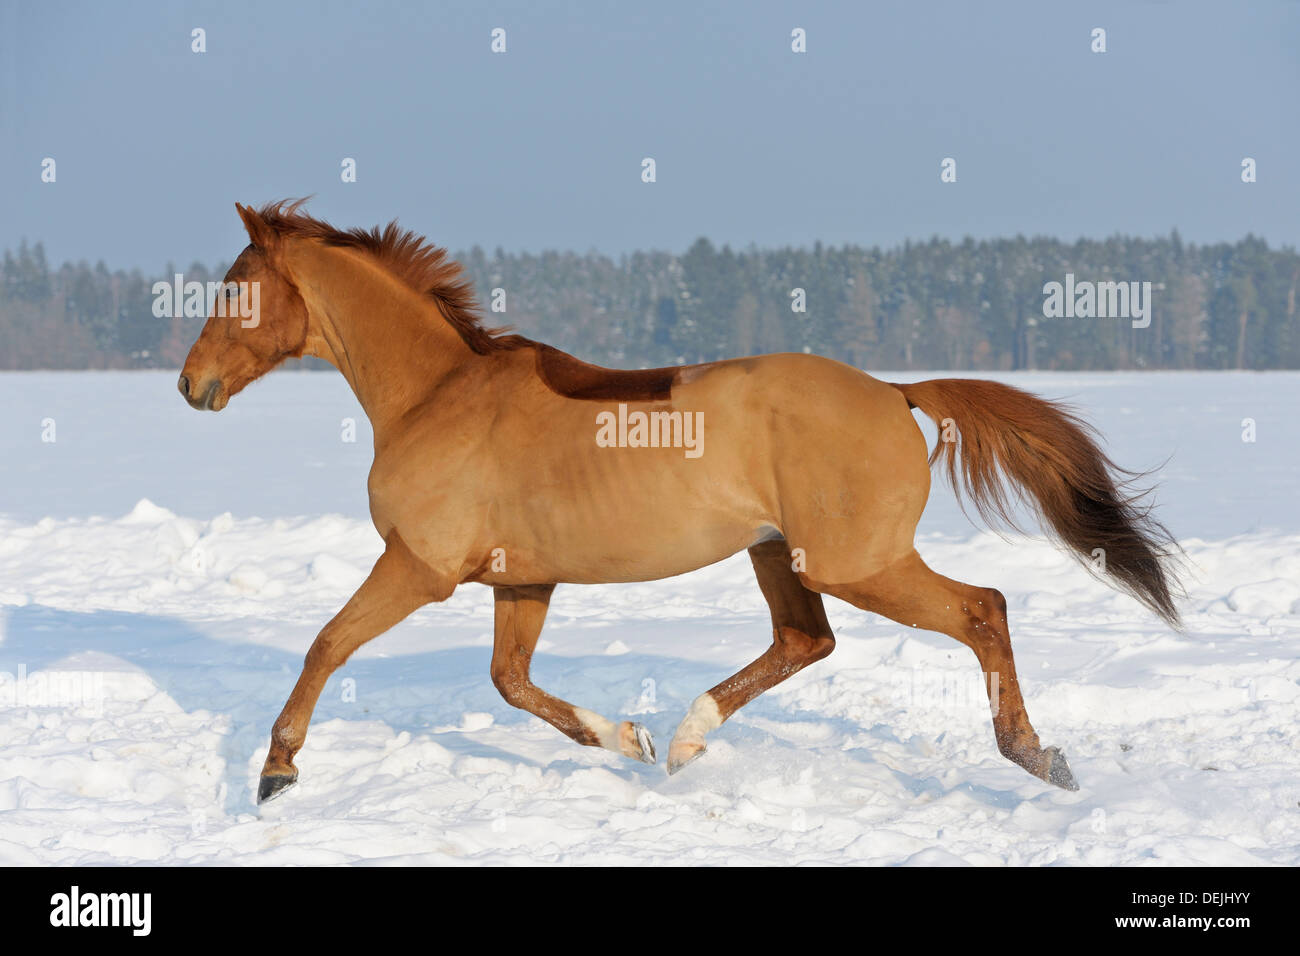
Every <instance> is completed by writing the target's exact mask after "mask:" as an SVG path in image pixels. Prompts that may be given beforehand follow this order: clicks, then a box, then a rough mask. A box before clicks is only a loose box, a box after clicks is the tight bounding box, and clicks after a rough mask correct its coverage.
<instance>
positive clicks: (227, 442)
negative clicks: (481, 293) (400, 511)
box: [0, 373, 1300, 866]
mask: <svg viewBox="0 0 1300 956" xmlns="http://www.w3.org/2000/svg"><path fill="white" fill-rule="evenodd" d="M884 377H887V376H884ZM903 377H904V376H901V375H899V376H894V378H896V379H901V378H903ZM907 377H908V378H911V379H917V378H923V377H934V376H933V375H925V376H922V375H915V374H913V375H910V376H907ZM1004 378H1005V379H1006V380H1009V381H1011V382H1012V383H1013V384H1019V385H1022V386H1024V387H1028V388H1031V389H1033V390H1035V391H1037V392H1039V393H1040V394H1044V395H1048V396H1053V397H1061V396H1068V397H1071V398H1072V399H1073V400H1074V401H1075V402H1076V403H1077V404H1078V405H1079V406H1080V407H1081V408H1082V409H1083V410H1084V412H1085V414H1086V415H1087V416H1088V417H1089V418H1090V419H1091V420H1092V421H1094V422H1095V423H1096V424H1097V425H1098V427H1099V428H1100V429H1101V431H1102V433H1103V434H1104V435H1105V437H1106V439H1107V440H1108V444H1109V447H1110V450H1111V451H1112V452H1113V454H1114V456H1115V457H1116V459H1117V460H1119V461H1120V462H1121V463H1123V464H1126V465H1129V466H1131V467H1141V468H1149V467H1152V466H1158V465H1160V464H1161V463H1162V462H1163V461H1164V460H1165V459H1169V462H1168V464H1167V465H1165V466H1164V468H1163V469H1162V470H1161V471H1160V472H1159V474H1158V481H1159V486H1160V492H1159V500H1160V502H1161V505H1162V512H1161V513H1162V514H1163V515H1164V517H1165V518H1166V519H1167V520H1168V523H1169V524H1170V526H1171V528H1172V530H1173V531H1174V532H1175V533H1176V534H1177V535H1178V536H1179V537H1180V539H1181V540H1182V542H1183V544H1184V547H1185V548H1186V549H1187V557H1188V564H1189V567H1190V569H1191V577H1190V579H1189V582H1188V583H1189V596H1188V599H1187V601H1186V602H1185V604H1184V606H1183V607H1184V611H1185V615H1186V621H1187V629H1186V631H1185V632H1184V633H1181V634H1176V633H1173V632H1171V631H1169V630H1168V629H1167V628H1165V627H1163V626H1162V625H1161V624H1160V623H1159V622H1158V621H1156V620H1155V619H1154V618H1152V617H1151V616H1150V615H1148V614H1147V613H1146V612H1144V611H1143V610H1141V609H1140V608H1139V607H1138V606H1136V605H1135V604H1134V602H1133V601H1131V600H1130V599H1128V598H1125V597H1123V596H1121V595H1119V594H1116V593H1115V592H1113V591H1111V590H1109V589H1107V588H1106V587H1105V586H1103V585H1102V584H1100V583H1098V582H1096V581H1094V580H1093V579H1092V578H1090V577H1089V576H1088V575H1087V574H1086V573H1085V572H1084V571H1082V570H1081V569H1080V568H1079V567H1078V566H1077V565H1075V564H1074V563H1073V562H1071V561H1070V560H1069V559H1067V558H1066V557H1064V556H1063V555H1061V554H1060V553H1058V552H1057V551H1055V550H1054V549H1053V548H1052V547H1051V546H1050V545H1048V544H1047V543H1046V542H1044V541H1043V540H1041V539H1040V538H1032V537H1030V538H1026V537H1021V536H1017V535H1008V536H1005V537H1003V536H998V535H997V534H994V533H991V532H989V531H986V530H982V529H978V528H975V527H973V526H972V525H970V524H969V522H967V521H966V520H965V519H964V518H963V517H961V514H960V511H959V510H958V509H957V507H956V505H955V503H954V502H953V500H952V498H951V496H950V495H948V494H947V492H946V491H945V490H944V489H943V488H942V486H941V484H940V483H939V482H936V485H935V494H934V500H933V502H932V506H931V509H930V510H929V511H928V512H927V516H926V519H925V521H924V522H923V524H922V528H921V535H920V539H919V542H918V547H919V549H920V550H921V552H922V554H923V555H924V556H925V558H926V560H927V562H928V563H930V564H931V565H932V566H933V567H935V568H936V569H938V570H940V571H942V572H943V573H945V574H947V575H949V576H952V577H956V578H958V579H961V580H967V581H971V582H973V583H978V584H988V585H993V586H996V587H998V588H999V589H1001V590H1002V591H1003V592H1004V593H1005V594H1006V596H1007V599H1008V603H1009V606H1010V616H1011V625H1012V635H1013V641H1014V646H1015V649H1016V653H1017V662H1018V666H1019V670H1020V674H1021V678H1022V681H1023V684H1024V686H1025V689H1026V693H1027V706H1028V709H1029V713H1030V716H1031V718H1032V719H1033V720H1034V723H1035V725H1036V727H1037V729H1038V731H1039V733H1040V735H1041V736H1042V738H1043V741H1044V743H1045V744H1055V745H1057V746H1060V747H1061V748H1062V749H1063V750H1064V751H1065V753H1066V754H1067V756H1068V757H1069V760H1070V763H1071V766H1072V768H1073V770H1074V772H1075V775H1076V777H1077V778H1078V780H1079V783H1080V785H1081V790H1080V791H1079V792H1077V793H1067V792H1065V791H1062V790H1058V789H1056V788H1053V787H1050V786H1048V785H1046V784H1044V783H1042V782H1040V781H1038V780H1035V779H1034V778H1032V777H1030V776H1029V775H1028V774H1026V773H1024V772H1023V771H1022V770H1020V769H1019V768H1017V767H1015V766H1013V765H1012V764H1010V763H1008V762H1007V761H1005V760H1004V759H1003V758H1002V757H1001V756H999V755H998V753H997V750H996V747H995V746H994V742H993V736H992V730H991V727H990V725H989V721H988V710H987V703H986V701H985V699H984V696H983V691H982V688H981V686H980V681H979V673H978V668H977V667H976V664H975V661H974V658H973V655H971V654H970V653H969V652H968V651H966V650H965V649H964V648H962V647H961V646H959V645H958V644H956V643H955V642H953V641H951V640H949V639H948V638H945V637H942V636H940V635H934V634H928V633H922V632H917V631H914V630H912V629H909V628H903V627H900V626H899V625H896V624H893V623H891V622H889V621H886V620H883V619H881V618H875V617H871V616H868V615H866V614H863V613H861V612H859V611H857V610H855V609H853V608H851V607H849V606H848V605H845V604H842V603H839V602H837V601H833V600H828V601H827V608H828V612H829V614H830V618H831V623H832V625H833V626H834V627H835V630H836V633H837V636H838V638H839V644H838V647H837V649H836V651H835V653H834V654H833V655H832V656H831V657H830V658H828V659H827V660H825V661H823V662H821V663H819V664H817V665H814V666H813V667H812V668H810V669H809V670H807V671H805V672H803V673H801V674H799V675H797V676H795V677H794V678H792V679H790V680H789V681H787V682H786V683H785V684H782V685H781V686H780V687H779V688H777V689H776V690H774V691H772V692H769V693H768V694H766V695H764V696H763V697H761V698H759V699H758V700H757V701H756V702H754V703H753V704H751V705H750V706H749V707H747V708H745V709H744V710H742V711H741V712H740V713H739V714H738V715H736V716H735V717H734V718H733V719H732V720H730V721H729V722H727V723H726V724H724V725H723V727H722V728H720V729H719V730H717V731H715V732H714V733H713V734H712V735H711V736H710V738H709V749H708V753H707V754H706V755H705V756H704V757H703V758H702V759H701V760H699V761H697V762H695V763H693V764H691V765H690V766H689V767H688V768H686V769H685V770H683V771H682V772H681V773H680V774H678V775H677V776H674V777H671V778H670V777H668V776H667V775H666V773H665V770H664V764H663V756H664V754H665V753H666V750H667V743H668V740H669V739H670V738H671V736H672V732H673V730H674V728H675V726H676V724H677V723H678V721H680V719H681V718H682V716H683V715H684V714H685V712H686V709H687V707H688V706H689V704H690V702H691V700H692V699H694V698H695V697H696V696H697V695H698V694H699V693H700V692H701V691H703V690H705V689H707V688H708V687H710V686H712V685H713V684H715V683H716V682H717V681H718V680H720V679H721V678H723V677H725V676H727V675H728V674H730V673H732V672H733V671H735V670H736V669H738V668H739V667H741V666H742V665H744V664H745V663H747V662H748V661H750V660H752V659H753V658H754V657H756V656H757V655H758V654H759V653H761V651H762V650H763V649H764V647H765V646H766V643H767V641H768V639H769V622H768V619H767V611H766V607H765V605H764V604H763V601H762V599H761V596H760V595H759V593H758V589H757V587H756V585H755V583H754V580H753V575H752V572H751V570H750V568H749V565H748V561H747V559H746V558H745V556H744V555H739V556H736V557H734V558H732V559H730V560H728V561H726V562H723V563H722V564H719V565H716V566H714V567H712V568H708V569H705V570H704V571H700V572H697V573H695V574H692V575H687V576H685V577H682V578H677V579H672V580H668V581H661V582H652V583H646V584H631V585H606V586H602V587H599V588H595V587H576V586H562V587H560V588H559V589H558V590H557V591H556V595H555V599H554V601H553V602H552V609H551V614H550V617H549V618H548V622H547V628H546V631H545V632H544V633H543V637H542V641H541V643H540V645H539V651H538V655H537V658H536V661H535V667H534V676H535V679H536V681H537V683H538V684H539V685H540V686H542V687H544V688H545V689H547V690H549V691H551V692H552V693H555V694H558V695H560V696H563V697H565V698H566V699H569V700H571V701H573V702H574V703H576V704H579V705H581V706H584V707H587V708H590V709H592V710H595V711H597V712H599V713H602V714H604V715H605V716H607V717H611V718H615V719H618V718H624V717H634V718H635V719H636V720H639V721H641V722H643V723H645V724H646V725H647V726H648V727H649V728H650V730H651V732H652V733H654V735H655V738H656V741H657V743H658V748H659V751H660V763H659V765H658V766H656V767H650V766H646V765H643V764H640V763H636V762H634V761H630V760H626V759H624V758H620V757H618V756H616V755H614V754H611V753H607V752H604V751H600V750H596V749H593V748H584V747H579V746H577V745H576V744H574V743H572V742H571V741H569V740H568V739H567V738H565V737H563V736H562V735H561V734H559V733H558V732H557V731H555V730H554V729H552V728H551V727H550V726H548V725H546V724H544V723H543V722H542V721H540V720H538V719H536V718H534V717H532V716H530V715H528V714H526V713H523V712H522V711H517V710H514V709H513V708H511V707H509V706H508V705H506V704H505V703H504V701H502V700H501V698H500V697H499V695H498V694H497V692H496V690H495V689H494V688H493V686H492V683H491V681H490V680H489V678H488V661H489V658H490V653H491V643H492V607H491V598H490V594H489V592H488V591H487V589H485V588H482V587H477V586H473V585H467V586H465V587H463V588H461V589H460V590H459V591H458V592H457V593H456V594H455V595H454V596H453V597H452V599H451V600H450V601H448V602H446V603H445V604H444V605H441V606H437V607H430V608H426V609H423V610H422V611H420V612H418V613H417V614H415V615H413V616H412V617H411V618H410V619H409V620H408V621H406V622H404V623H403V624H401V625H399V626H398V627H397V628H395V629H394V630H393V631H391V632H389V633H388V634H386V635H384V636H383V637H381V638H379V639H377V640H375V641H373V642H372V643H370V644H369V645H367V646H366V647H364V648H363V649H362V650H361V651H360V652H359V653H358V654H357V655H356V656H355V657H354V658H353V660H352V661H350V662H349V663H348V665H347V666H346V667H344V668H343V669H341V670H340V671H339V672H338V673H337V674H336V675H335V676H334V677H333V678H332V679H331V681H330V683H329V684H328V685H327V687H326V689H325V692H324V694H323V695H322V698H321V703H320V706H319V707H318V709H317V711H316V717H315V720H314V722H313V724H312V728H311V731H310V734H309V735H308V738H307V744H306V746H305V747H304V749H303V751H302V752H301V754H300V755H299V757H298V760H297V763H298V766H299V768H300V771H301V778H300V782H299V784H298V786H296V787H295V788H293V789H292V790H290V791H288V792H287V793H286V794H285V795H284V796H282V797H281V798H279V799H277V800H275V801H273V802H271V803H269V804H266V805H265V806H262V807H258V806H257V805H256V803H255V801H254V791H255V787H256V781H257V773H258V770H259V769H260V766H261V762H262V759H263V757H264V756H265V753H266V744H267V736H268V734H269V731H270V727H271V723H272V721H273V720H274V719H275V716H276V714H277V713H278V712H279V709H280V707H281V706H282V705H283V703H284V700H285V697H286V696H287V694H288V692H289V689H290V688H291V687H292V685H293V682H294V680H295V678H296V677H297V674H298V671H299V668H300V665H301V662H302V656H303V654H304V653H305V651H306V649H307V647H308V646H309V644H310V643H311V640H312V638H313V637H314V636H315V634H316V632H317V631H318V630H319V629H320V627H321V626H322V625H323V624H324V623H325V621H327V620H328V619H329V618H330V617H331V616H332V615H333V614H334V613H335V612H336V611H337V610H338V608H339V607H340V606H341V605H342V604H343V602H344V601H345V600H346V599H347V597H348V596H349V594H350V593H351V591H352V589H353V588H355V587H356V585H357V584H358V583H359V582H360V581H361V580H362V579H363V578H364V576H365V574H366V572H367V571H368V569H369V566H370V564H371V562H372V561H373V560H374V559H375V557H377V555H378V554H379V549H380V541H379V539H378V536H377V535H376V533H375V532H374V530H373V529H372V528H371V527H370V525H369V522H368V520H367V518H366V502H365V473H366V469H367V467H368V464H369V448H368V444H367V443H368V441H369V434H368V431H367V429H366V426H365V419H364V416H363V415H362V414H361V412H360V410H359V409H358V408H357V407H356V404H355V401H354V400H353V399H352V397H351V395H350V393H348V391H347V388H346V386H345V385H344V384H343V383H342V381H341V380H340V379H339V378H338V377H337V376H334V375H330V374H324V373H321V374H306V373H280V374H276V375H273V376H271V377H270V378H269V379H268V380H266V381H265V382H263V383H259V384H258V385H255V386H253V387H252V388H251V389H249V391H248V392H247V393H245V394H244V395H241V396H239V397H237V398H236V399H235V401H234V402H233V403H232V404H231V406H230V408H229V409H227V410H226V411H225V412H222V413H221V414H220V415H211V414H199V413H197V412H194V411H192V410H190V409H189V408H187V407H186V406H185V405H184V403H183V402H182V401H181V400H180V398H179V397H178V396H177V395H176V394H175V391H174V376H172V375H168V374H165V373H20V374H7V375H0V407H3V408H4V409H6V412H7V414H6V415H5V416H3V421H0V863H5V864H49V863H57V864H82V865H91V864H109V863H132V862H142V861H146V862H154V863H173V864H174V863H240V864H285V863H293V864H337V863H362V862H371V863H385V864H388V863H416V862H418V863H528V862H540V863H553V864H600V863H617V864H632V863H636V864H672V863H701V864H715V865H717V864H729V863H739V864H745V863H751V864H754V863H757V864H770V863H859V864H904V865H953V864H963V863H965V864H976V865H980V864H1013V865H1015V864H1025V865H1037V864H1074V865H1094V866H1112V865H1144V864H1149V865H1188V864H1191V865H1206V864H1212V865H1256V864H1266V863H1272V864H1286V865H1296V864H1297V863H1300V814H1298V812H1297V808H1298V801H1300V772H1298V771H1300V739H1298V738H1300V720H1297V716H1298V711H1300V659H1298V655H1297V648H1300V496H1298V495H1297V494H1296V485H1297V482H1296V469H1297V448H1300V441H1298V439H1300V424H1297V421H1296V415H1295V410H1296V409H1297V408H1300V375H1296V374H1288V373H1277V374H1269V375H1259V374H1254V375H1248V374H1218V375H1213V374H1203V373H1193V374H1171V373H1152V374H1120V373H1113V374H1111V373H1107V374H1098V375H1079V374H1070V375H1064V374H1047V373H1043V374H1036V375H1030V374H1025V375H1016V376H1006V377H1004ZM348 417H353V418H355V419H356V422H357V426H358V427H357V431H358V436H357V442H356V443H348V442H343V441H341V440H340V435H341V433H342V429H341V423H342V420H343V419H344V418H348ZM1248 417H1249V418H1253V419H1254V420H1255V421H1256V423H1257V434H1258V439H1257V441H1256V442H1253V443H1250V442H1243V441H1242V440H1241V435H1242V427H1243V426H1242V419H1244V418H1248ZM47 418H52V419H54V420H55V423H56V427H57V432H56V435H57V440H56V441H55V442H53V443H49V442H42V441H41V436H42V431H43V428H44V426H43V425H42V421H43V420H44V419H47Z"/></svg>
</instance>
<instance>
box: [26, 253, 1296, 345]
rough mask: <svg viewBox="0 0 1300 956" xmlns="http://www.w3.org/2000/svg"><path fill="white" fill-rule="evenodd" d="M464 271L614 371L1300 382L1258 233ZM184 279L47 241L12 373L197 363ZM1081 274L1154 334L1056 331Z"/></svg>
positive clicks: (529, 324) (535, 333) (1292, 256)
mask: <svg viewBox="0 0 1300 956" xmlns="http://www.w3.org/2000/svg"><path fill="white" fill-rule="evenodd" d="M457 258H458V259H459V260H460V261H461V263H462V264H463V265H464V266H465V268H466V270H467V271H468V273H469V274H470V276H471V278H472V279H473V280H474V284H475V287H476V289H477V291H478V294H479V297H480V300H481V301H482V302H483V304H484V312H485V314H486V316H487V320H488V321H489V322H490V323H491V324H498V325H511V326H513V327H515V328H516V329H517V330H519V331H520V332H522V333H524V334H525V335H529V336H531V337H533V338H537V339H540V340H542V341H545V342H549V343H551V344H553V345H555V346H557V347H559V348H562V349H564V350H566V351H569V352H572V353H574V354H576V355H578V356H579V357H581V358H584V359H587V360H588V361H594V362H599V363H602V364H608V365H615V366H623V367H638V366H654V365H671V364H677V363H681V362H698V361H709V360H712V359H717V358H724V357H728V356H737V355H752V354H758V353H763V352H780V351H810V352H816V353H819V354H822V355H829V356H832V357H835V358H839V359H841V360H843V361H846V362H849V363H850V364H853V365H856V366H859V367H862V368H876V369H953V370H972V369H990V370H992V369H1023V368H1039V369H1065V370H1076V369H1126V368H1167V369H1192V368H1208V369H1224V368H1247V369H1271V368H1300V330H1298V329H1297V325H1296V288H1297V281H1298V280H1300V256H1298V255H1297V253H1296V251H1295V250H1294V249H1290V248H1283V249H1280V250H1272V249H1269V247H1268V244H1267V243H1266V242H1264V241H1263V240H1260V239H1256V238H1253V237H1247V238H1246V239H1243V240H1241V241H1239V242H1237V243H1232V244H1228V243H1220V244H1217V245H1204V246H1197V245H1193V244H1187V243H1184V242H1182V240H1181V239H1180V238H1179V236H1178V234H1177V233H1174V234H1172V235H1170V236H1169V237H1167V238H1160V239H1153V240H1152V239H1128V238H1121V237H1116V238H1112V239H1107V240H1104V241H1090V240H1081V241H1079V242H1075V243H1064V242H1060V241H1058V240H1054V239H1042V238H1039V239H1025V238H1022V237H1017V238H1015V239H1001V240H986V241H979V242H977V241H975V240H973V239H966V240H965V241H963V242H960V243H952V242H949V241H946V240H940V239H934V240H931V241H929V242H923V243H912V242H908V243H904V244H903V245H902V246H900V247H896V248H893V249H887V250H881V249H879V248H871V249H864V248H860V247H856V246H842V247H829V246H823V245H821V244H820V243H818V244H817V245H815V246H814V247H813V248H812V249H774V250H771V249H769V250H758V249H749V250H745V251H735V250H732V249H730V248H728V247H726V246H723V247H722V248H720V249H719V248H717V247H715V246H714V245H713V244H712V243H710V242H709V241H708V240H705V239H700V240H698V241H697V242H696V243H695V244H694V245H692V246H691V248H690V249H689V250H687V252H686V253H685V254H683V255H672V254H669V253H663V252H646V253H634V254H632V255H627V256H623V257H620V258H618V259H611V258H609V257H606V256H601V255H595V254H588V255H577V254H574V253H556V252H548V253H543V254H541V255H528V254H520V255H507V254H505V253H503V252H501V251H499V250H498V251H497V252H496V253H495V254H493V255H488V254H486V253H485V252H484V251H483V250H481V249H478V248H475V249H472V250H470V251H469V252H468V253H463V254H459V255H458V256H457ZM225 269H226V266H225V265H218V266H216V267H214V268H211V269H209V268H205V267H203V266H202V265H201V264H198V263H196V264H194V265H191V266H190V267H189V268H188V269H186V270H184V275H185V279H186V280H192V279H193V280H198V281H201V282H206V281H208V280H217V279H220V278H221V277H222V275H224V272H225ZM176 271H179V270H176V269H174V268H173V267H171V266H168V267H167V269H166V270H165V271H164V272H163V273H162V274H161V275H159V276H152V277H146V276H143V275H141V274H140V273H139V272H130V273H127V272H121V271H117V272H110V271H109V270H108V269H107V267H106V266H105V265H104V264H103V263H102V262H101V263H99V264H97V265H95V266H94V267H91V266H89V265H88V264H86V263H79V264H76V265H73V264H65V265H63V266H61V267H60V268H58V269H51V268H50V267H49V265H48V263H47V262H46V259H45V254H44V250H43V249H42V247H41V246H40V244H37V245H34V246H28V245H26V244H23V245H21V246H20V247H19V248H18V249H17V250H16V252H6V253H5V256H4V264H3V276H2V277H0V278H2V284H0V368H2V369H19V368H152V367H167V368H176V367H179V365H180V364H181V362H182V361H183V359H184V357H185V353H186V351H187V350H188V347H189V345H190V343H191V342H192V341H193V340H194V338H195V337H196V336H197V335H198V331H199V328H200V325H201V323H200V321H199V320H197V319H192V318H191V319H158V318H155V317H154V314H153V300H154V297H153V294H152V285H153V282H154V281H155V280H156V279H165V280H168V281H170V279H171V277H172V275H173V273H174V272H176ZM1067 274H1070V275H1073V276H1074V277H1075V279H1076V280H1077V281H1079V282H1138V283H1143V282H1149V283H1151V287H1150V288H1151V301H1150V305H1151V309H1150V316H1149V317H1150V324H1149V325H1148V326H1147V327H1145V328H1134V327H1133V323H1132V322H1131V321H1130V320H1129V319H1127V318H1047V317H1045V316H1044V309H1043V305H1044V299H1045V296H1044V291H1043V287H1044V284H1045V283H1048V282H1058V283H1059V282H1064V281H1065V278H1066V276H1067ZM494 290H500V291H499V292H496V293H494ZM494 302H495V303H497V305H498V306H501V305H504V312H498V311H493V310H492V309H491V305H492V304H493V303H494ZM800 307H802V308H801V310H800Z"/></svg>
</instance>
